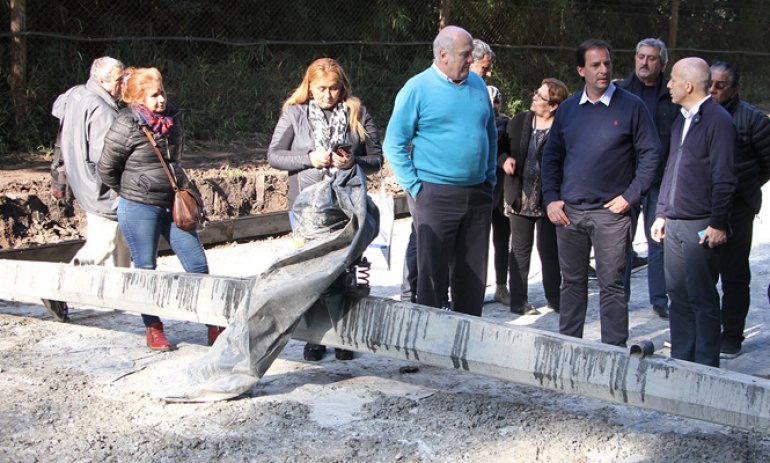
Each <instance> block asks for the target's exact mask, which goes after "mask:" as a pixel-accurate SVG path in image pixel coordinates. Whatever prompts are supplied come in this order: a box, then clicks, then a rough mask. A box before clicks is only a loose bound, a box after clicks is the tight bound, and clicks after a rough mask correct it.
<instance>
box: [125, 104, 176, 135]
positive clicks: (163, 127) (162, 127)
mask: <svg viewBox="0 0 770 463" xmlns="http://www.w3.org/2000/svg"><path fill="white" fill-rule="evenodd" d="M131 107H132V108H133V109H134V111H136V113H137V114H138V115H139V117H141V118H142V120H143V121H144V122H145V123H146V124H147V126H148V127H149V128H150V130H152V133H154V134H155V135H158V136H161V137H166V136H168V131H169V129H171V127H173V126H174V122H175V120H174V119H175V118H174V116H164V115H163V114H158V113H155V112H152V111H150V110H149V109H147V108H145V107H144V106H139V105H131Z"/></svg>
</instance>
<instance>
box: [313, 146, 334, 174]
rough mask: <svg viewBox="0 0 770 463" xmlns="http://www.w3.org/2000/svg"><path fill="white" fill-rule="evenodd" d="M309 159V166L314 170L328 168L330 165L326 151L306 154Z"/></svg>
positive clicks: (329, 157)
mask: <svg viewBox="0 0 770 463" xmlns="http://www.w3.org/2000/svg"><path fill="white" fill-rule="evenodd" d="M307 156H308V157H309V158H310V164H311V165H312V166H313V167H315V168H316V169H323V168H325V167H329V166H330V165H331V163H332V161H331V156H329V153H327V152H326V151H320V150H315V151H311V152H309V153H308V154H307Z"/></svg>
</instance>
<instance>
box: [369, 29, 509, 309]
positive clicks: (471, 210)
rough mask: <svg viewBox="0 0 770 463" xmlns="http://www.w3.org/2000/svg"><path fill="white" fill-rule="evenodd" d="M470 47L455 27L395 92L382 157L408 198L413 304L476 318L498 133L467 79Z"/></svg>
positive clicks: (480, 88)
mask: <svg viewBox="0 0 770 463" xmlns="http://www.w3.org/2000/svg"><path fill="white" fill-rule="evenodd" d="M472 50H473V39H472V37H471V35H470V34H469V33H468V32H467V31H465V30H463V29H461V28H459V27H455V26H448V27H446V28H444V29H443V30H442V31H441V32H439V34H438V36H437V37H436V39H435V40H434V42H433V54H434V57H435V60H434V63H433V65H432V66H431V67H430V68H428V69H426V70H425V71H423V72H421V73H420V74H418V75H416V76H414V77H412V78H411V79H409V81H408V82H407V83H406V85H404V87H403V88H402V89H401V91H399V93H398V96H396V102H395V105H394V108H393V115H392V116H391V119H390V123H389V124H388V130H387V133H386V136H385V143H384V145H383V150H384V151H385V156H386V157H387V158H388V161H389V162H390V165H391V167H392V169H393V172H394V173H395V174H396V179H397V180H398V182H399V183H400V184H401V186H402V187H403V188H404V190H406V191H407V192H408V193H409V196H408V198H407V200H408V203H409V210H410V212H411V214H412V220H413V221H414V223H415V225H416V229H417V268H418V280H417V302H418V303H419V304H424V305H429V306H433V307H441V305H442V302H443V299H444V296H445V295H446V290H447V276H448V277H449V283H450V287H451V298H452V306H453V309H454V310H456V311H458V312H462V313H467V314H471V315H477V316H480V315H481V309H482V305H483V302H484V292H485V289H486V280H487V258H488V251H489V249H488V247H489V242H488V240H487V239H486V237H488V236H489V227H490V220H491V207H492V189H493V187H494V185H495V168H496V155H497V129H496V127H495V114H494V110H493V109H492V104H491V102H490V100H489V96H488V94H487V90H486V85H485V84H484V81H483V80H482V79H481V77H479V76H478V75H477V74H475V73H470V72H469V67H470V64H471V61H472V56H471V51H472Z"/></svg>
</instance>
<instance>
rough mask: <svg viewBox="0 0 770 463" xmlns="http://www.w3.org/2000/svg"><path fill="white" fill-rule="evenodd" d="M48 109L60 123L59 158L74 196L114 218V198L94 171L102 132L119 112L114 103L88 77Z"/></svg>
mask: <svg viewBox="0 0 770 463" xmlns="http://www.w3.org/2000/svg"><path fill="white" fill-rule="evenodd" d="M51 113H52V114H53V115H54V116H55V117H56V118H57V119H59V124H60V125H61V151H62V158H63V159H64V166H65V168H66V170H67V183H68V184H69V186H70V188H72V193H73V194H74V195H75V199H77V201H78V203H79V204H80V207H82V208H83V210H85V211H86V212H88V213H91V214H96V215H99V216H102V217H107V218H110V219H117V215H116V208H117V201H115V200H114V199H112V198H111V197H110V189H109V187H107V185H104V184H103V183H102V181H101V179H100V178H99V176H98V175H97V173H96V165H97V163H98V162H99V158H100V157H101V154H102V146H103V145H104V136H105V135H106V134H107V131H108V130H109V128H110V126H111V125H112V123H113V121H114V120H115V118H116V117H117V115H118V105H117V103H116V102H115V100H114V99H113V98H112V96H110V94H109V93H107V91H106V90H105V89H104V88H102V86H101V85H99V83H98V82H97V81H96V80H95V79H93V78H91V79H89V80H88V82H87V83H86V84H85V85H78V86H75V87H72V88H71V89H69V90H67V92H65V93H63V94H61V95H59V97H58V98H56V101H55V102H54V104H53V110H52V111H51Z"/></svg>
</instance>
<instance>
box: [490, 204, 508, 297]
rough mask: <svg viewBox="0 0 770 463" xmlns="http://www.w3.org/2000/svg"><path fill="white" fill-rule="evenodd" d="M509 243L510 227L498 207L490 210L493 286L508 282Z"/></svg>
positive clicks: (506, 218)
mask: <svg viewBox="0 0 770 463" xmlns="http://www.w3.org/2000/svg"><path fill="white" fill-rule="evenodd" d="M510 242H511V225H510V222H508V217H506V216H505V214H504V213H503V211H501V210H500V208H499V207H496V208H494V209H492V247H493V248H494V263H495V284H498V285H504V284H505V283H506V280H508V249H509V246H510Z"/></svg>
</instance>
